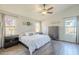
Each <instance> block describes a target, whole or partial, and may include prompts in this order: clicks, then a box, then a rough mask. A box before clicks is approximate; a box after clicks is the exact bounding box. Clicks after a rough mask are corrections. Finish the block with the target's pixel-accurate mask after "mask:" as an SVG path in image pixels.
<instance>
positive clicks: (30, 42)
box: [19, 34, 51, 54]
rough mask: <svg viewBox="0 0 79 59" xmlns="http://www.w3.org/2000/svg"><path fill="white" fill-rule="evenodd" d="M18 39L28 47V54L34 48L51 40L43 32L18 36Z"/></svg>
mask: <svg viewBox="0 0 79 59" xmlns="http://www.w3.org/2000/svg"><path fill="white" fill-rule="evenodd" d="M19 41H20V42H21V43H23V44H24V45H26V46H27V47H28V48H29V51H30V54H32V53H33V52H34V51H35V50H36V49H39V48H40V47H42V46H44V45H45V44H46V43H48V42H49V41H51V39H50V37H49V36H48V35H45V34H35V35H30V36H29V35H24V36H20V39H19Z"/></svg>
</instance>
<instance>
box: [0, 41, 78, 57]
mask: <svg viewBox="0 0 79 59" xmlns="http://www.w3.org/2000/svg"><path fill="white" fill-rule="evenodd" d="M29 54H30V53H29V50H28V49H27V48H26V47H25V46H23V45H22V44H18V45H16V46H13V47H10V48H7V49H0V55H29ZM78 54H79V45H78V44H73V43H67V42H62V41H55V40H52V41H51V42H49V43H47V44H46V45H44V46H43V47H41V48H40V49H38V50H36V51H35V52H34V53H33V55H78Z"/></svg>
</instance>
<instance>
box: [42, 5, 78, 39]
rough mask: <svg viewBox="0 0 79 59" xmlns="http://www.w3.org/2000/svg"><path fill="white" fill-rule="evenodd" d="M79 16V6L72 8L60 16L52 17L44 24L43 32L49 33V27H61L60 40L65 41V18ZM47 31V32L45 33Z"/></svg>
mask: <svg viewBox="0 0 79 59" xmlns="http://www.w3.org/2000/svg"><path fill="white" fill-rule="evenodd" d="M78 15H79V5H76V6H72V7H70V8H68V9H66V10H63V11H61V12H60V13H58V14H55V15H51V16H50V17H49V18H48V19H46V21H43V22H42V28H43V29H42V31H43V32H44V33H48V26H59V27H60V28H59V39H60V40H63V37H64V36H63V34H64V31H63V30H64V28H63V27H64V18H66V17H71V16H78ZM45 30H46V31H45Z"/></svg>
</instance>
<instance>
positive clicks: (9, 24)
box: [4, 15, 16, 36]
mask: <svg viewBox="0 0 79 59" xmlns="http://www.w3.org/2000/svg"><path fill="white" fill-rule="evenodd" d="M4 23H5V36H11V35H15V34H16V17H13V16H9V15H5V16H4Z"/></svg>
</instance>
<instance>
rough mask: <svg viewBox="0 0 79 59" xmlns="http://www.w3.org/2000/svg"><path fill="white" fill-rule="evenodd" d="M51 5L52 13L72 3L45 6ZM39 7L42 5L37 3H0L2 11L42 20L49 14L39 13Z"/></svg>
mask: <svg viewBox="0 0 79 59" xmlns="http://www.w3.org/2000/svg"><path fill="white" fill-rule="evenodd" d="M50 6H53V7H54V9H53V10H51V11H53V14H51V15H54V14H56V13H58V12H61V11H63V10H65V9H67V8H69V7H71V6H73V5H70V4H51V5H50V4H49V5H47V8H48V7H50ZM40 8H42V5H39V4H38V5H37V4H9V5H6V4H4V5H0V9H1V10H4V11H8V12H11V13H14V14H18V15H22V16H26V17H31V18H34V19H35V20H43V19H45V18H46V17H49V16H50V15H42V14H41V13H39V10H40Z"/></svg>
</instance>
